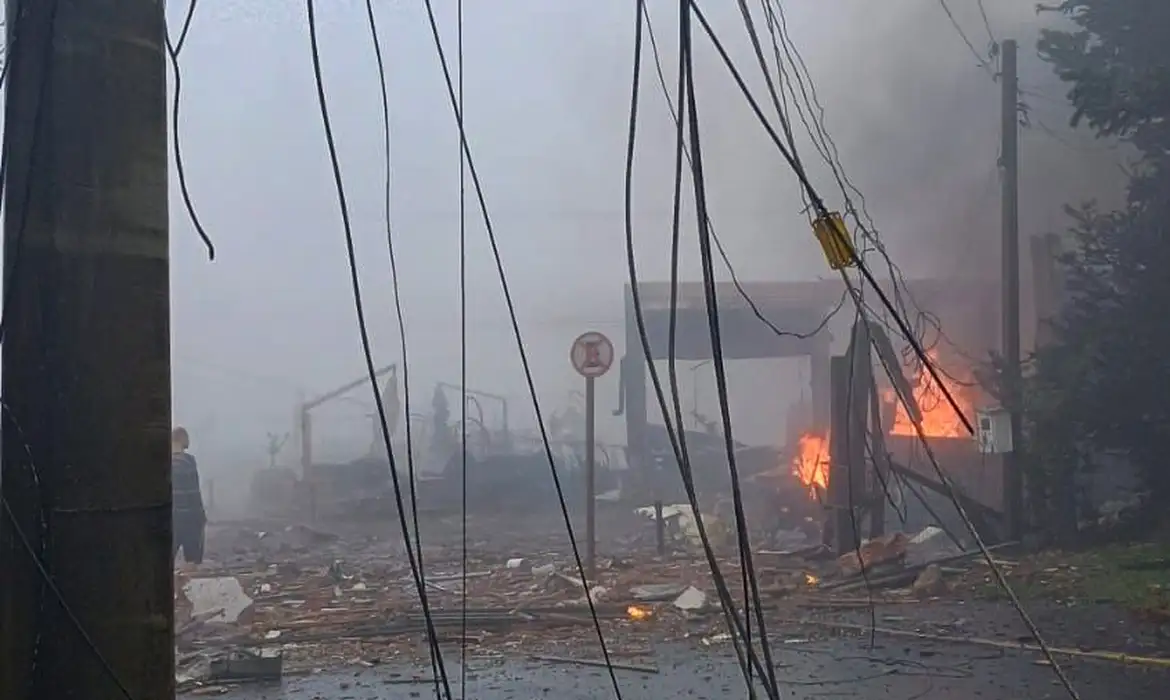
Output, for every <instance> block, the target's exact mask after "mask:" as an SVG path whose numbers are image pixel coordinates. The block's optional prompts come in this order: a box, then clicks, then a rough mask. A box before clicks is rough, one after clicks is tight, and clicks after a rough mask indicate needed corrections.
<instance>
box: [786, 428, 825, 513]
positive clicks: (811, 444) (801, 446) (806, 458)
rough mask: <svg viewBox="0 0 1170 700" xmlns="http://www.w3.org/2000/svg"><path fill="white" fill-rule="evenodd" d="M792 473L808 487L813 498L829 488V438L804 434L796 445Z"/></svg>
mask: <svg viewBox="0 0 1170 700" xmlns="http://www.w3.org/2000/svg"><path fill="white" fill-rule="evenodd" d="M792 473H793V474H794V475H795V476H796V478H798V479H800V483H802V484H804V485H805V486H807V487H808V490H809V493H811V494H812V495H813V496H814V497H815V496H816V495H817V491H818V489H819V490H824V489H827V488H828V487H829V438H828V436H827V435H826V436H824V437H822V436H820V435H814V434H813V433H805V434H804V435H801V436H800V440H799V442H797V445H796V456H795V457H793V458H792Z"/></svg>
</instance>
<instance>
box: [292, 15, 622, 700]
mask: <svg viewBox="0 0 1170 700" xmlns="http://www.w3.org/2000/svg"><path fill="white" fill-rule="evenodd" d="M310 2H311V0H310ZM425 3H426V10H427V20H428V22H429V23H430V28H431V38H432V39H433V41H434V45H435V50H436V52H437V53H438V56H439V64H440V65H441V67H442V69H443V79H444V82H445V83H446V87H447V96H448V99H449V101H450V104H451V109H452V111H453V112H454V113H455V122H456V125H457V126H458V128H459V142H460V146H461V148H462V150H463V155H464V158H465V160H466V165H467V173H468V175H470V177H471V184H472V187H473V188H474V190H475V197H476V200H477V202H478V204H479V210H480V215H481V217H482V219H483V225H484V228H485V229H486V230H487V236H488V242H489V244H490V245H491V249H492V257H493V258H494V261H495V264H496V271H497V273H498V276H499V280H500V287H501V289H502V291H503V294H504V303H505V305H506V306H507V307H508V317H509V320H510V321H511V326H512V334H513V336H514V338H515V340H516V347H517V350H518V351H519V353H520V364H521V365H522V366H523V368H524V379H525V382H526V383H527V385H528V393H529V396H530V398H531V400H532V408H533V411H534V412H535V413H536V424H537V428H538V429H539V431H540V441H541V445H542V447H543V448H544V454H545V458H546V459H547V460H548V467H549V472H550V473H551V475H552V480H553V486H554V487H555V488H556V492H557V500H558V502H559V504H560V508H561V515H562V516H563V517H564V522H565V529H566V531H567V533H568V536H569V544H570V546H571V547H572V550H573V560H574V562H575V563H576V565H577V571H578V573H579V574H580V576H581V582H582V584H584V586H583V587H584V589H585V601H586V603H587V604H588V606H589V614H590V616H591V617H592V618H593V627H594V629H595V630H596V631H597V641H598V644H599V645H600V646H601V654H602V657H603V658H604V659H605V665H606V669H607V670H608V671H609V678H610V681H611V682H612V684H613V691H614V695H615V696H616V697H617V698H618V699H619V700H620V698H621V697H622V692H621V686H620V685H619V684H618V679H617V673H616V672H615V671H614V668H613V664H612V662H611V660H610V654H609V648H608V646H607V645H606V643H605V634H604V633H603V632H602V630H601V620H600V619H598V617H597V606H596V605H595V604H594V601H593V594H592V593H591V592H590V590H589V581H588V578H587V577H586V575H585V565H584V563H583V562H582V560H581V551H580V548H579V547H578V546H577V538H576V536H575V535H574V534H573V522H572V519H571V518H570V517H569V507H568V504H567V503H566V502H565V492H564V489H563V488H562V487H561V477H560V475H559V474H558V473H557V468H556V459H555V458H554V457H553V452H552V444H551V443H550V442H549V437H548V429H547V428H546V426H545V423H544V416H543V412H542V411H541V408H540V400H539V398H538V397H537V393H536V381H535V379H534V378H533V375H532V367H531V363H530V362H529V359H528V351H527V350H526V349H525V347H524V337H523V334H522V333H521V332H520V322H519V320H518V319H517V316H516V305H515V303H514V302H513V300H512V291H511V288H510V286H509V285H508V278H507V274H506V273H505V271H504V262H503V258H502V257H501V255H500V248H499V245H498V242H497V240H496V233H495V227H494V226H493V225H492V220H491V215H490V212H489V211H488V207H487V199H486V197H485V196H484V192H483V185H482V183H481V182H480V179H479V172H478V171H477V170H476V168H475V159H474V158H472V156H471V149H470V147H469V146H468V144H467V132H466V130H465V129H464V124H463V111H462V110H461V109H460V108H459V99H458V95H457V94H456V92H455V81H454V80H453V79H452V76H451V67H450V65H449V62H448V61H447V53H446V51H444V49H443V42H442V40H441V39H440V38H439V25H438V23H437V21H436V20H435V9H434V3H433V1H432V0H425Z"/></svg>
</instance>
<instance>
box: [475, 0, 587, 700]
mask: <svg viewBox="0 0 1170 700" xmlns="http://www.w3.org/2000/svg"><path fill="white" fill-rule="evenodd" d="M455 12H456V25H457V27H456V32H457V33H456V59H455V60H456V68H457V69H458V72H459V88H458V89H459V94H458V96H457V97H458V103H459V104H458V109H459V114H460V119H462V118H463V115H466V114H467V112H466V111H464V103H463V0H458V1H457V3H456V7H455ZM459 397H460V400H459V433H460V436H459V461H460V467H461V469H460V484H461V485H460V489H459V494H460V515H461V518H460V527H459V554H460V557H459V560H460V579H461V585H460V600H459V602H460V608H459V629H460V635H459V697H460V698H462V699H464V700H465V699H466V698H467V156H466V154H464V152H463V144H462V143H460V144H459ZM481 418H482V414H481ZM481 425H482V424H481ZM582 581H584V577H582Z"/></svg>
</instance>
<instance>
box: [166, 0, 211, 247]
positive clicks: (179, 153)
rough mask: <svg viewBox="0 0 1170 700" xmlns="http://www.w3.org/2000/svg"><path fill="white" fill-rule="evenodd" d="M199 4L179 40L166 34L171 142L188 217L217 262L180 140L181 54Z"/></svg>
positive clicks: (194, 1)
mask: <svg viewBox="0 0 1170 700" xmlns="http://www.w3.org/2000/svg"><path fill="white" fill-rule="evenodd" d="M198 4H199V0H191V2H190V4H189V5H187V15H186V16H185V17H184V18H183V27H182V29H180V30H179V38H178V40H177V41H175V42H172V41H171V34H170V32H169V31H168V32H166V33H165V35H164V40H165V43H166V47H167V56H168V57H170V59H171V69H172V71H173V72H174V74H175V88H174V95H173V96H172V97H171V140H172V143H173V152H174V155H175V172H176V174H177V175H178V176H179V192H180V194H181V195H182V197H183V206H184V207H185V208H186V209H187V216H188V217H189V218H190V219H191V225H192V226H194V227H195V232H196V233H198V234H199V239H200V240H202V241H203V246H204V247H205V248H206V249H207V259H208V260H215V244H214V243H212V242H211V237H210V236H208V235H207V231H206V229H204V228H203V222H202V221H200V219H199V214H198V213H197V212H196V211H195V203H194V201H193V200H192V199H191V190H190V188H189V187H188V186H187V170H186V168H185V167H184V166H183V146H182V143H181V142H180V139H179V105H180V104H181V103H182V101H181V99H180V98H181V90H182V85H183V74H182V70H180V68H179V52H180V51H182V50H183V44H184V43H185V42H186V41H187V35H188V32H190V30H191V22H192V21H193V20H194V19H195V8H196V7H197V6H198Z"/></svg>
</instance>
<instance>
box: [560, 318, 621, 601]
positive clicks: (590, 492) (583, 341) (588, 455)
mask: <svg viewBox="0 0 1170 700" xmlns="http://www.w3.org/2000/svg"><path fill="white" fill-rule="evenodd" d="M613 355H614V353H613V343H611V342H609V338H606V337H605V336H604V335H602V334H601V333H598V332H596V331H590V332H588V333H582V334H581V335H579V336H577V339H576V340H574V341H573V344H572V345H571V346H570V347H569V362H570V363H572V365H573V369H575V370H577V373H578V374H580V375H581V376H582V377H584V378H585V470H584V471H585V475H584V476H585V576H586V578H588V579H589V580H590V581H592V580H593V579H594V578H596V576H597V529H596V526H597V459H596V449H597V435H596V433H597V430H596V425H595V422H596V418H597V408H596V403H597V402H596V400H595V398H594V393H593V391H594V387H593V384H594V382H595V381H596V379H597V378H598V377H600V376H602V375H603V374H605V373H606V372H608V371H609V368H610V366H611V365H612V364H613Z"/></svg>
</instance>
